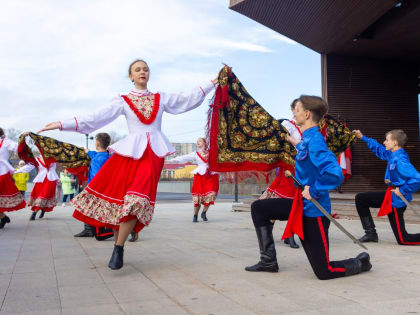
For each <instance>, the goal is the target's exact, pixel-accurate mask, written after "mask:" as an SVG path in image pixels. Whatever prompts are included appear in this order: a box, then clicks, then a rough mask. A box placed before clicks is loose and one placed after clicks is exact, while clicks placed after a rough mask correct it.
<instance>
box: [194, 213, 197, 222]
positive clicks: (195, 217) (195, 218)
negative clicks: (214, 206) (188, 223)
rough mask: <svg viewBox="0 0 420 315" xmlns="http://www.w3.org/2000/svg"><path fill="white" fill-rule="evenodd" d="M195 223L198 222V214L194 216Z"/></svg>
mask: <svg viewBox="0 0 420 315" xmlns="http://www.w3.org/2000/svg"><path fill="white" fill-rule="evenodd" d="M193 222H198V219H197V215H196V214H194V216H193Z"/></svg>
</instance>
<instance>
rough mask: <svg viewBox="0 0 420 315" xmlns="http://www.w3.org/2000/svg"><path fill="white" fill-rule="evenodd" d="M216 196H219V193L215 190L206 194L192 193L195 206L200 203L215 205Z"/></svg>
mask: <svg viewBox="0 0 420 315" xmlns="http://www.w3.org/2000/svg"><path fill="white" fill-rule="evenodd" d="M216 198H217V193H216V192H215V191H210V192H208V193H205V194H192V202H193V204H194V206H195V207H197V206H199V205H204V206H209V205H214V202H215V201H216Z"/></svg>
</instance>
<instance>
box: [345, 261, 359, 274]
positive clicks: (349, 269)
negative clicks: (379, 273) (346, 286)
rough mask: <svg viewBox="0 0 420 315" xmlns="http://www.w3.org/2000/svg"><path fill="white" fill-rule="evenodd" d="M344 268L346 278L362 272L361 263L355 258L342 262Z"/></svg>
mask: <svg viewBox="0 0 420 315" xmlns="http://www.w3.org/2000/svg"><path fill="white" fill-rule="evenodd" d="M343 264H344V268H346V277H348V276H353V275H357V274H358V273H361V272H362V262H361V261H360V260H359V259H356V258H350V259H346V260H344V261H343Z"/></svg>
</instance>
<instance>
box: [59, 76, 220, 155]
mask: <svg viewBox="0 0 420 315" xmlns="http://www.w3.org/2000/svg"><path fill="white" fill-rule="evenodd" d="M213 88H214V84H213V82H211V81H209V82H208V83H207V84H205V85H203V86H202V87H197V88H195V89H193V90H192V92H191V93H190V94H183V93H180V94H172V93H164V92H158V94H159V95H160V102H159V110H158V112H157V114H156V118H155V120H154V121H153V122H152V123H150V124H145V123H142V122H141V121H140V119H139V118H138V117H137V116H136V114H135V113H134V111H133V110H132V109H131V108H130V106H129V105H128V104H127V103H126V102H125V101H124V99H123V98H122V96H121V95H119V96H117V97H115V98H113V99H112V100H111V102H110V103H109V105H108V106H106V107H104V108H102V109H100V110H99V111H97V112H95V113H92V114H89V115H85V116H81V117H74V118H71V119H68V120H64V121H60V124H61V128H60V129H61V130H67V131H77V132H80V133H84V134H88V133H91V132H93V131H95V130H97V129H99V128H101V127H103V126H105V125H107V124H109V123H110V122H112V121H113V120H115V119H116V118H117V117H118V116H120V115H124V116H125V118H126V120H127V127H128V133H129V134H128V136H127V137H125V138H124V139H121V140H120V141H118V142H116V143H114V144H113V145H111V146H109V147H108V150H110V151H112V152H116V153H118V154H120V155H122V156H127V157H131V158H134V159H140V158H141V157H142V155H143V153H144V151H145V149H146V147H147V144H148V143H149V144H150V146H151V148H152V150H153V152H154V153H155V154H156V155H157V156H159V157H164V156H167V155H169V154H172V153H174V152H175V149H174V148H173V146H172V145H171V143H170V142H169V140H168V139H167V138H166V136H165V135H164V134H163V133H162V131H161V125H162V114H163V112H167V113H171V114H175V115H177V114H181V113H184V112H187V111H189V110H192V109H194V108H196V107H198V106H200V105H201V103H202V102H203V101H204V98H205V97H206V95H207V94H208V93H209V92H210V91H211V90H213ZM147 93H148V94H151V93H150V92H148V91H141V90H133V91H131V92H130V93H129V94H131V95H132V96H139V95H147Z"/></svg>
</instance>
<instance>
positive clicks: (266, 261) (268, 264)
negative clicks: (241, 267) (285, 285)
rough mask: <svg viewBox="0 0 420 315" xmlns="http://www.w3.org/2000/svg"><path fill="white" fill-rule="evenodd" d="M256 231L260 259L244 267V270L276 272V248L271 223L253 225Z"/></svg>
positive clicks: (277, 268) (277, 269)
mask: <svg viewBox="0 0 420 315" xmlns="http://www.w3.org/2000/svg"><path fill="white" fill-rule="evenodd" d="M255 231H256V232H257V237H258V244H259V246H260V255H261V256H260V261H259V262H258V263H257V264H255V265H253V266H248V267H245V270H246V271H267V272H278V271H279V265H278V264H277V258H276V248H275V247H274V239H273V224H269V225H265V226H259V227H255Z"/></svg>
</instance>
